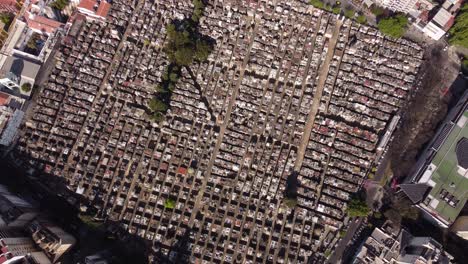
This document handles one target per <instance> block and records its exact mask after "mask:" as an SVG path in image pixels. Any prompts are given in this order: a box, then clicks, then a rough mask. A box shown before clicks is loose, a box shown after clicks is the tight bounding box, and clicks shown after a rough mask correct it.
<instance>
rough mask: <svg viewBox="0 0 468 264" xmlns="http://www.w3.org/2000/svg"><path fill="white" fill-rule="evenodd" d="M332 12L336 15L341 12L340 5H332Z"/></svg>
mask: <svg viewBox="0 0 468 264" xmlns="http://www.w3.org/2000/svg"><path fill="white" fill-rule="evenodd" d="M332 12H333V14H337V15H338V14H339V13H341V7H340V6H338V5H336V6H334V7H333V8H332Z"/></svg>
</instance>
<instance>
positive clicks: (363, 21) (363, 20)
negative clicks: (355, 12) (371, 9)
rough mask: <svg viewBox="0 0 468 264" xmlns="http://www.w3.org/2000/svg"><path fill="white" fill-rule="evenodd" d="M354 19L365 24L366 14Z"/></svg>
mask: <svg viewBox="0 0 468 264" xmlns="http://www.w3.org/2000/svg"><path fill="white" fill-rule="evenodd" d="M356 21H357V22H358V23H359V24H365V23H366V22H367V18H366V16H364V15H359V16H358V17H357V18H356Z"/></svg>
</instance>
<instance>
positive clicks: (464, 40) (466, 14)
mask: <svg viewBox="0 0 468 264" xmlns="http://www.w3.org/2000/svg"><path fill="white" fill-rule="evenodd" d="M449 33H450V38H449V42H450V44H452V45H459V46H462V47H465V48H468V3H465V4H464V5H463V6H462V8H461V9H460V12H459V13H458V16H457V17H456V18H455V24H454V25H453V27H452V28H451V29H450V30H449Z"/></svg>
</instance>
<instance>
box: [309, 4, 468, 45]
mask: <svg viewBox="0 0 468 264" xmlns="http://www.w3.org/2000/svg"><path fill="white" fill-rule="evenodd" d="M310 4H311V5H313V6H314V7H316V8H319V9H322V10H325V11H328V12H332V13H334V14H337V15H338V14H341V15H343V16H345V17H347V18H349V19H353V20H354V21H356V22H358V23H360V24H367V18H366V16H365V15H364V14H362V13H356V11H355V10H353V8H352V7H350V6H347V7H343V6H342V4H341V2H340V1H336V2H335V3H334V4H327V3H326V2H324V1H323V0H310ZM370 11H371V12H372V14H374V15H375V17H376V21H377V28H378V29H379V30H380V31H381V32H382V33H383V34H385V35H387V36H389V37H392V38H401V37H402V36H403V35H404V34H405V32H406V29H407V28H408V18H407V17H406V16H405V15H404V14H400V13H393V12H390V11H389V10H386V9H384V8H382V7H380V6H377V5H372V6H371V7H370ZM467 45H468V44H467Z"/></svg>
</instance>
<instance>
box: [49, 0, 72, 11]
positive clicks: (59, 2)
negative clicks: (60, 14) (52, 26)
mask: <svg viewBox="0 0 468 264" xmlns="http://www.w3.org/2000/svg"><path fill="white" fill-rule="evenodd" d="M68 3H69V1H68V0H56V1H54V2H52V3H51V4H50V5H49V6H50V7H52V8H55V9H57V10H63V9H65V7H67V6H68Z"/></svg>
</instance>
